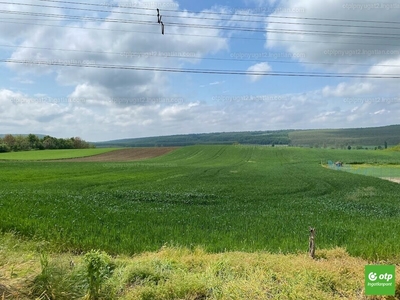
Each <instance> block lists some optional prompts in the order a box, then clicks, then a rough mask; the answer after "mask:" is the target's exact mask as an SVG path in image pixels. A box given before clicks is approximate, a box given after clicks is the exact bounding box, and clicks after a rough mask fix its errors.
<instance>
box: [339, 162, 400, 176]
mask: <svg viewBox="0 0 400 300" xmlns="http://www.w3.org/2000/svg"><path fill="white" fill-rule="evenodd" d="M340 170H341V171H346V172H350V173H354V174H360V175H365V176H373V177H378V178H382V177H388V178H390V177H394V178H400V165H371V164H361V165H345V166H343V167H341V168H340Z"/></svg>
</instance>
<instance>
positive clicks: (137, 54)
mask: <svg viewBox="0 0 400 300" xmlns="http://www.w3.org/2000/svg"><path fill="white" fill-rule="evenodd" d="M0 47H8V48H23V49H37V50H48V51H64V52H80V53H92V54H107V55H108V54H111V55H119V56H124V57H140V56H142V57H149V56H151V57H159V58H179V59H201V60H214V61H238V62H269V63H282V64H299V63H301V64H310V65H335V66H365V67H370V66H371V65H370V64H357V63H336V62H308V61H301V62H294V61H282V60H259V59H240V58H220V57H201V56H183V55H167V54H161V53H160V52H157V51H147V52H128V51H125V52H111V51H92V50H77V49H60V48H46V47H34V46H17V45H2V44H0ZM272 53H273V52H272ZM157 54H158V55H157ZM248 54H249V55H251V54H252V53H248ZM374 66H379V67H391V68H399V67H400V65H384V64H376V65H374Z"/></svg>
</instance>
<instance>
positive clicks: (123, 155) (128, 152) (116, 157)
mask: <svg viewBox="0 0 400 300" xmlns="http://www.w3.org/2000/svg"><path fill="white" fill-rule="evenodd" d="M176 149H178V148H177V147H157V148H127V149H126V148H125V149H120V150H113V151H110V152H106V153H102V154H97V155H93V156H88V157H81V158H71V159H63V160H62V161H66V162H122V161H134V160H143V159H148V158H154V157H157V156H161V155H164V154H167V153H169V152H171V151H173V150H176ZM58 161H61V160H58Z"/></svg>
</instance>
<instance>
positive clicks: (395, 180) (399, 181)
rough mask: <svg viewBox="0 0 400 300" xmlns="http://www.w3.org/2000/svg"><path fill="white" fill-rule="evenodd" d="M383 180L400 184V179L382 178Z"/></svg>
mask: <svg viewBox="0 0 400 300" xmlns="http://www.w3.org/2000/svg"><path fill="white" fill-rule="evenodd" d="M381 179H385V180H389V181H393V182H396V183H400V178H399V177H381Z"/></svg>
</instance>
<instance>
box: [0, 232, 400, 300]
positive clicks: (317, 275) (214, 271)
mask: <svg viewBox="0 0 400 300" xmlns="http://www.w3.org/2000/svg"><path fill="white" fill-rule="evenodd" d="M44 246H45V244H43V243H40V242H33V241H23V240H20V239H17V238H16V237H15V236H13V235H10V234H6V235H3V236H2V235H0V282H1V284H0V295H2V296H3V297H4V298H2V299H35V298H36V297H39V296H40V298H36V299H49V298H48V297H51V298H52V299H58V300H63V299H66V300H67V299H68V300H70V299H83V297H84V296H85V294H86V293H87V281H86V278H87V275H86V267H85V264H84V262H83V256H81V255H78V256H76V255H72V254H70V253H63V254H54V253H53V254H49V253H48V254H45V255H44V256H42V259H43V258H47V260H48V265H47V266H45V268H43V266H44V264H42V268H41V265H40V263H39V258H40V255H39V251H40V252H41V253H43V251H45V247H44ZM316 255H317V259H316V260H312V259H310V258H309V257H308V256H307V255H306V254H305V253H298V254H290V255H283V254H270V253H267V252H257V253H244V252H224V253H219V254H211V253H207V252H205V251H204V250H202V249H201V248H195V249H193V250H188V249H186V248H178V247H162V248H161V249H159V250H158V251H156V252H147V253H142V254H140V255H136V256H134V257H127V256H118V257H114V258H112V259H111V261H110V263H109V265H113V266H115V267H114V271H113V274H112V275H111V276H110V277H109V278H108V279H106V280H105V281H104V282H103V283H102V285H101V292H100V295H101V297H102V298H101V299H131V300H132V299H152V300H158V299H160V300H161V299H170V300H173V299H187V300H193V299H210V300H213V299H219V300H225V299H230V300H233V299H252V300H256V299H260V300H261V299H304V300H309V299H329V300H331V299H366V297H365V296H363V294H364V266H365V265H366V264H369V263H370V262H368V261H366V260H363V259H361V258H355V257H350V256H349V255H348V254H347V253H346V252H345V251H344V250H343V249H340V248H336V249H332V250H320V249H318V250H317V252H316ZM71 260H72V261H74V264H75V265H74V267H72V268H71V267H70V261H71ZM381 263H389V264H390V263H392V262H390V261H388V262H381ZM396 278H397V291H396V297H397V298H398V297H400V269H399V268H398V269H397V275H396ZM368 299H370V300H373V299H394V298H393V297H371V296H369V297H368Z"/></svg>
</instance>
